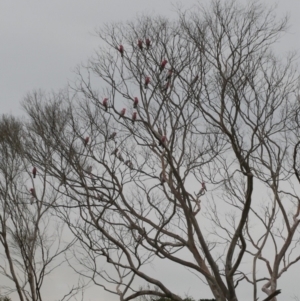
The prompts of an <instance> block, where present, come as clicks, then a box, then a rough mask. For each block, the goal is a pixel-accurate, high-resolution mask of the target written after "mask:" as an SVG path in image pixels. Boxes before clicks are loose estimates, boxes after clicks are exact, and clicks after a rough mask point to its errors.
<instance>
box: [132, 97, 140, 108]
mask: <svg viewBox="0 0 300 301" xmlns="http://www.w3.org/2000/svg"><path fill="white" fill-rule="evenodd" d="M138 104H139V99H138V98H137V97H135V98H134V101H133V108H134V109H136V108H137V106H138Z"/></svg>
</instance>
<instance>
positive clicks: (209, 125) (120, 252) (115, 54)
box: [24, 1, 300, 301]
mask: <svg viewBox="0 0 300 301" xmlns="http://www.w3.org/2000/svg"><path fill="white" fill-rule="evenodd" d="M286 24H287V20H286V19H283V20H281V21H277V19H276V16H275V14H274V10H272V9H268V8H265V7H263V6H262V5H261V4H259V3H258V2H251V3H250V4H248V5H246V6H240V5H238V4H237V3H236V2H234V1H230V2H227V1H226V3H225V2H224V3H223V2H222V1H212V2H211V4H210V5H209V6H208V7H205V6H201V7H199V9H198V10H195V11H191V12H184V13H182V12H179V18H178V20H177V21H168V20H166V19H164V18H161V17H157V18H155V17H147V16H143V17H140V18H138V19H137V20H136V21H135V22H129V23H127V24H113V25H111V26H106V27H105V28H104V29H102V30H100V31H99V37H100V38H101V41H102V44H101V45H102V48H101V49H100V50H99V51H98V52H97V54H96V55H95V57H94V58H92V59H91V60H90V62H89V64H88V65H87V66H86V67H83V68H78V76H79V79H78V82H77V84H76V86H75V87H73V90H71V91H70V92H69V93H68V92H61V93H58V94H57V95H55V96H47V95H45V94H37V93H35V94H32V95H29V96H28V97H27V99H26V101H25V103H24V106H25V109H26V111H27V113H28V114H29V115H30V118H31V123H32V126H31V128H30V135H31V138H30V139H32V141H40V143H33V148H32V152H33V153H34V156H35V160H36V162H38V164H39V165H40V166H41V167H43V169H44V170H45V171H46V172H47V175H49V179H51V181H53V182H51V183H52V187H53V188H54V189H56V191H57V192H58V193H59V195H61V197H60V199H59V200H57V201H56V203H55V205H56V208H57V214H58V215H59V216H60V217H61V218H63V219H64V221H65V222H66V223H67V224H68V226H69V227H70V229H71V230H72V232H73V233H74V235H75V236H76V237H77V238H78V239H79V240H80V242H81V249H80V250H81V251H79V250H78V251H77V252H76V256H77V257H78V261H79V263H80V264H81V267H80V268H77V269H76V270H77V271H78V272H79V273H80V274H81V275H83V276H85V277H88V278H89V279H91V280H92V281H93V282H94V283H95V284H96V285H99V286H101V287H103V288H104V289H106V290H108V291H110V292H112V293H114V294H117V295H119V296H120V300H122V301H127V300H131V299H134V298H137V297H139V296H143V295H150V296H156V297H165V298H170V299H172V300H183V299H182V298H181V297H180V296H178V295H176V294H175V293H173V292H172V291H171V290H170V289H169V288H168V287H167V285H165V284H164V283H163V281H162V280H161V279H160V278H159V276H157V275H153V274H151V273H150V272H147V271H146V270H145V269H144V266H145V264H147V263H149V262H150V261H152V260H154V259H155V258H162V259H164V260H165V261H170V262H173V263H176V264H177V265H178V267H179V268H188V269H189V270H191V271H192V273H193V274H195V275H196V276H197V277H199V278H200V279H202V280H203V281H204V282H205V283H207V285H208V286H209V287H210V289H211V292H212V294H213V296H214V298H215V299H216V300H218V301H225V300H230V301H235V300H238V296H237V287H238V285H240V284H241V283H244V284H243V285H250V286H251V287H252V288H253V300H257V299H258V290H259V288H260V289H261V290H262V291H263V292H264V293H265V294H266V295H267V296H268V297H267V299H266V300H273V301H274V300H276V295H277V294H278V293H279V292H280V291H279V290H278V283H279V279H280V277H281V276H282V275H283V274H284V273H285V272H286V271H287V270H288V269H289V268H290V267H291V266H292V265H293V264H295V263H297V262H298V261H299V259H300V257H299V255H294V253H296V248H297V246H298V243H299V230H298V226H299V221H300V218H299V212H300V203H299V200H300V199H299V192H298V191H299V184H300V176H299V173H300V171H299V168H300V167H299V164H300V161H299V138H300V137H299V114H298V113H299V76H298V73H297V71H296V69H295V67H294V62H295V58H294V56H292V55H290V56H288V57H287V59H286V61H284V62H283V61H280V60H279V59H278V58H277V57H276V56H275V54H274V53H273V52H272V49H271V46H272V45H274V43H275V42H276V41H277V40H278V38H279V37H280V34H281V33H282V32H283V31H284V30H285V28H286ZM98 83H100V90H97V89H96V88H94V87H95V85H96V84H98ZM97 88H99V87H97ZM53 97H54V98H55V99H54V100H53V99H52V98H53ZM47 179H48V178H47ZM55 179H56V182H55ZM49 181H50V180H49ZM205 217H206V219H205ZM204 220H205V222H204ZM245 261H247V262H249V261H251V262H252V264H251V265H248V266H247V265H241V264H242V263H243V262H245ZM141 282H144V283H143V284H142V285H144V286H143V287H147V288H146V289H139V287H140V285H141ZM145 284H146V286H145ZM147 284H148V285H150V286H147ZM154 286H155V287H157V288H158V289H152V288H151V287H154Z"/></svg>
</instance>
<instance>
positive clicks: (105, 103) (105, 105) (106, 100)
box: [102, 98, 108, 111]
mask: <svg viewBox="0 0 300 301" xmlns="http://www.w3.org/2000/svg"><path fill="white" fill-rule="evenodd" d="M107 102H108V98H104V99H103V101H102V104H103V106H104V108H105V111H107V108H108V106H107Z"/></svg>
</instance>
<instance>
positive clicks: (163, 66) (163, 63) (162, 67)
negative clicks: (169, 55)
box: [159, 60, 168, 72]
mask: <svg viewBox="0 0 300 301" xmlns="http://www.w3.org/2000/svg"><path fill="white" fill-rule="evenodd" d="M167 63H168V61H167V60H163V61H162V62H161V64H160V67H159V70H160V72H161V71H163V70H164V69H165V67H166V65H167Z"/></svg>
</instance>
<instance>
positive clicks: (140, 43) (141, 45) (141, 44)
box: [137, 39, 143, 50]
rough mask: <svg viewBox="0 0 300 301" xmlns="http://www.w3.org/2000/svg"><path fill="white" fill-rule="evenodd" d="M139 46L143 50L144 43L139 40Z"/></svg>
mask: <svg viewBox="0 0 300 301" xmlns="http://www.w3.org/2000/svg"><path fill="white" fill-rule="evenodd" d="M137 44H138V47H139V48H140V50H143V41H142V40H140V39H139V40H138V43H137Z"/></svg>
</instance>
